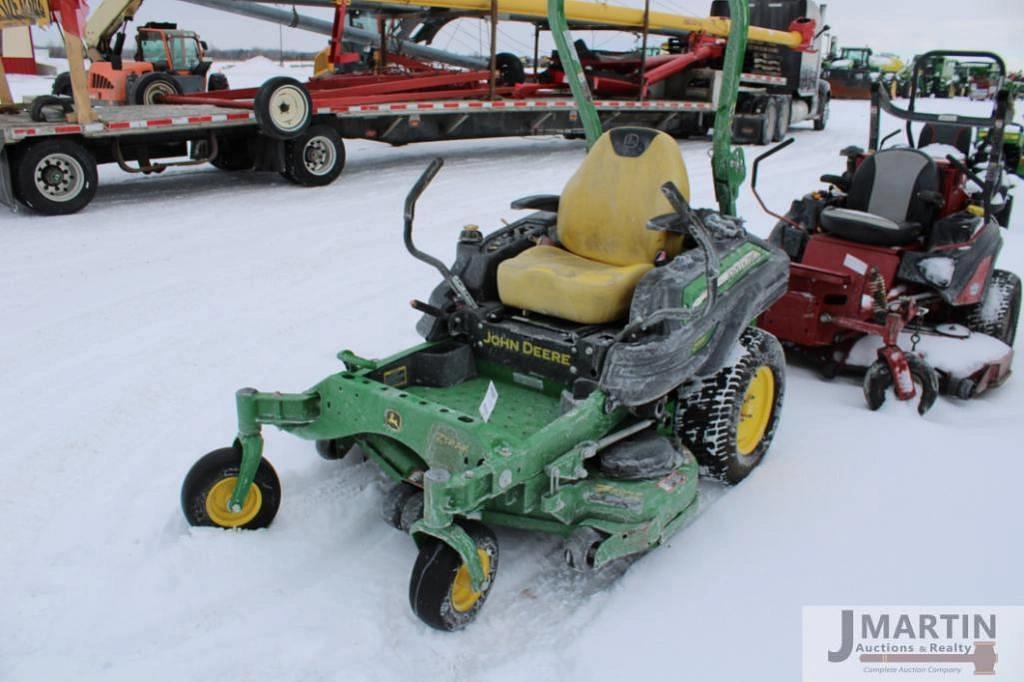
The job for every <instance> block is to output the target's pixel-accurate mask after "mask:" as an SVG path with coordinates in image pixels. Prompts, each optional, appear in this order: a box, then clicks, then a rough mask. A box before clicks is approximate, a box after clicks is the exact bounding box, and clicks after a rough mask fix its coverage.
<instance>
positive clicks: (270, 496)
mask: <svg viewBox="0 0 1024 682" xmlns="http://www.w3.org/2000/svg"><path fill="white" fill-rule="evenodd" d="M241 464H242V451H241V449H240V448H237V447H230V448H220V449H219V450H214V451H213V452H210V453H208V454H206V455H204V456H203V457H201V458H199V460H198V461H197V462H196V463H195V464H193V465H192V468H191V469H189V472H188V474H187V475H186V476H185V481H184V482H183V483H182V484H181V510H182V512H184V514H185V519H186V520H187V521H188V522H189V525H192V526H215V527H219V528H244V529H254V528H266V527H267V526H269V525H270V523H271V522H272V521H273V520H274V517H275V516H276V515H277V508H278V507H279V506H280V504H281V482H280V480H279V479H278V478H277V472H276V471H274V467H272V466H271V465H270V462H268V461H267V460H266V458H263V459H261V460H260V465H259V468H257V469H256V477H255V479H254V480H253V486H255V487H258V488H259V501H258V503H255V504H258V508H257V509H256V513H255V514H254V515H252V518H251V519H249V520H247V521H246V522H245V523H240V524H237V525H236V524H233V523H232V524H230V525H228V524H225V523H218V522H217V520H216V519H214V518H211V517H210V514H209V509H208V507H207V498H208V497H209V495H210V493H211V491H213V490H214V487H215V486H217V485H218V484H220V485H221V486H222V488H221V489H222V490H223V489H225V488H227V487H228V484H226V483H224V481H225V480H226V479H230V478H232V477H235V478H237V476H238V471H239V467H240V466H241ZM253 494H254V492H253V491H252V490H250V492H249V495H248V497H247V498H246V505H248V504H250V500H251V499H252V498H253ZM245 511H246V510H245V508H244V507H243V512H245ZM247 515H248V514H247Z"/></svg>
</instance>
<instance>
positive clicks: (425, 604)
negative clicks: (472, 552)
mask: <svg viewBox="0 0 1024 682" xmlns="http://www.w3.org/2000/svg"><path fill="white" fill-rule="evenodd" d="M461 525H462V527H463V528H464V529H465V531H466V533H468V534H469V537H471V538H472V539H473V542H474V543H475V544H476V547H477V552H478V554H479V556H480V560H481V562H482V563H484V572H485V573H486V575H487V584H486V585H485V586H484V588H483V590H481V591H480V592H474V591H473V590H472V586H471V585H470V584H469V569H468V568H467V567H466V566H465V565H464V564H463V563H462V557H460V556H459V554H458V552H456V551H455V550H454V549H452V548H451V547H449V546H448V545H446V544H445V543H444V542H441V540H438V539H437V538H434V537H427V538H425V539H424V540H423V543H422V544H421V545H420V552H419V555H418V556H417V557H416V564H415V565H414V566H413V569H412V575H411V576H410V579H409V605H410V606H411V607H412V610H413V613H415V614H416V616H417V617H419V619H420V620H422V621H423V622H424V623H426V624H427V625H429V626H430V627H432V628H434V629H436V630H445V631H448V632H451V631H453V630H461V629H462V628H464V627H466V626H467V625H469V624H470V623H471V622H472V621H473V620H474V619H475V618H476V616H477V614H478V613H479V612H480V609H481V608H483V605H484V602H485V601H486V600H487V595H488V594H489V593H490V591H491V587H492V586H493V585H494V577H495V575H496V574H497V571H498V540H497V538H495V537H494V533H493V532H491V529H490V528H488V527H487V526H485V525H483V524H482V523H476V522H473V521H462V522H461ZM485 557H486V558H485Z"/></svg>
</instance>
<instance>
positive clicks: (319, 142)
mask: <svg viewBox="0 0 1024 682" xmlns="http://www.w3.org/2000/svg"><path fill="white" fill-rule="evenodd" d="M284 166H285V167H284V171H282V173H281V175H283V176H284V177H285V178H287V179H288V180H290V181H292V182H294V183H295V184H296V185H302V186H303V187H322V186H324V185H329V184H331V183H332V182H334V181H335V180H336V179H337V177H338V176H339V175H341V171H342V170H343V169H344V168H345V143H344V142H343V141H342V139H341V135H339V134H338V131H337V130H335V129H334V128H332V127H331V126H327V125H315V126H313V127H312V128H310V129H309V130H307V131H306V132H304V133H302V134H301V135H299V136H298V137H297V138H295V139H294V140H289V141H288V142H286V143H285V150H284Z"/></svg>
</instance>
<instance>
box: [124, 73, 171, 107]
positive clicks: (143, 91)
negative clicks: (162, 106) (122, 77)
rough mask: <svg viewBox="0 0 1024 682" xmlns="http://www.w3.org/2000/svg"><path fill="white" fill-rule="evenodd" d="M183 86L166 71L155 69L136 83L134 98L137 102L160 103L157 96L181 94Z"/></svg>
mask: <svg viewBox="0 0 1024 682" xmlns="http://www.w3.org/2000/svg"><path fill="white" fill-rule="evenodd" d="M180 94H181V86H180V85H178V81H176V80H174V78H172V77H171V76H168V75H167V74H166V73H161V72H159V71H153V72H151V73H147V74H145V75H144V76H142V78H140V79H139V82H138V83H136V84H135V90H134V92H133V93H132V99H133V100H134V102H135V104H159V102H157V101H156V100H157V97H158V96H160V95H180Z"/></svg>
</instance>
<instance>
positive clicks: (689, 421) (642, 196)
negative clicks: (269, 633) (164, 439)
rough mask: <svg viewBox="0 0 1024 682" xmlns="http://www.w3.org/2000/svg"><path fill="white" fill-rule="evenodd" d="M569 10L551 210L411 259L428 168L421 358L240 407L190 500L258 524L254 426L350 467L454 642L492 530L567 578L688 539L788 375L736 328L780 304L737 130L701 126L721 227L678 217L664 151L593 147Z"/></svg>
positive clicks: (609, 137)
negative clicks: (573, 149) (409, 551)
mask: <svg viewBox="0 0 1024 682" xmlns="http://www.w3.org/2000/svg"><path fill="white" fill-rule="evenodd" d="M563 2H564V0H550V3H549V16H550V21H551V26H552V29H553V32H554V34H555V38H556V41H558V43H559V53H560V54H562V55H567V57H566V63H567V64H568V68H567V73H568V74H569V77H570V85H571V87H572V88H573V93H574V96H575V98H576V101H577V103H578V105H579V107H580V118H581V121H582V122H583V125H584V129H585V132H586V134H587V141H588V154H587V156H586V157H585V159H584V161H583V163H582V165H581V166H580V167H579V169H578V170H577V172H576V173H575V175H573V177H572V178H571V179H570V180H569V182H568V183H567V185H566V186H565V188H564V190H563V192H562V193H561V195H537V196H530V197H526V198H524V199H520V200H518V201H516V202H513V204H512V205H513V208H519V209H528V210H531V211H532V213H530V214H529V215H527V216H526V217H525V218H522V219H520V220H518V221H516V222H513V223H511V224H509V225H507V226H505V227H502V228H499V229H498V230H496V231H494V232H492V233H490V234H488V235H486V236H484V235H483V234H481V232H480V231H479V230H478V229H476V228H475V227H474V226H469V227H466V228H464V229H463V230H462V232H461V236H460V237H459V242H458V247H457V256H456V260H455V263H454V264H453V265H452V266H451V267H449V266H447V265H445V264H444V263H443V262H441V261H440V260H438V259H437V258H434V257H433V256H430V255H428V254H426V253H423V252H422V251H420V250H419V249H418V248H417V247H416V245H415V243H414V240H413V221H414V212H415V205H416V201H417V199H418V197H419V196H420V194H421V193H422V192H423V191H424V190H425V189H426V187H427V185H428V184H429V182H430V181H431V179H432V178H433V177H434V176H435V175H436V173H437V172H438V171H439V170H440V168H441V165H442V163H441V161H440V160H435V161H434V162H432V163H431V164H430V166H429V167H428V168H427V170H426V171H425V172H424V174H423V175H422V176H421V177H420V178H419V180H418V181H417V183H416V184H415V186H414V187H413V188H412V190H411V192H410V193H409V195H408V197H407V199H406V204H405V230H404V241H405V246H406V248H407V249H408V251H409V252H410V254H411V255H412V256H414V257H415V258H417V259H419V260H421V261H423V262H425V263H427V264H429V265H430V266H432V267H433V268H435V269H436V270H437V271H438V272H439V273H440V275H441V278H442V281H441V283H440V284H439V285H438V286H437V288H436V289H435V290H434V291H433V293H432V294H431V296H430V297H429V300H428V301H427V302H421V301H414V302H413V305H414V307H415V308H417V309H418V310H419V311H420V312H422V313H423V317H422V319H421V321H420V324H419V326H418V330H419V331H420V333H421V334H422V336H423V337H424V339H425V340H424V342H423V343H422V344H420V345H417V346H415V347H413V348H409V349H407V350H404V351H401V352H399V353H397V354H395V355H392V356H390V357H386V358H384V359H380V360H370V359H365V358H362V357H358V356H356V355H355V354H353V353H351V352H348V351H343V352H342V353H340V354H339V358H340V359H341V361H342V362H343V363H344V369H343V370H342V371H340V372H337V373H335V374H332V375H330V376H328V377H327V378H325V379H324V380H322V381H321V382H319V383H318V384H316V385H315V386H313V387H312V388H310V389H308V390H306V391H303V392H300V393H277V392H259V391H256V390H255V389H249V388H246V389H242V390H240V391H238V393H237V395H236V398H237V409H238V424H239V425H238V435H237V438H236V440H235V441H234V444H233V445H231V446H230V447H227V448H223V449H220V450H215V451H214V452H211V453H210V454H208V455H206V456H205V457H203V458H201V459H200V460H199V461H198V462H196V464H195V465H194V466H193V467H192V469H191V470H190V471H189V473H188V475H187V476H186V478H185V481H184V484H183V486H182V492H181V502H182V508H183V510H184V513H185V516H186V518H187V520H188V522H189V523H191V524H192V525H198V526H203V525H205V526H219V527H223V528H261V527H265V526H267V525H269V524H270V522H271V521H272V519H273V518H274V515H275V513H276V511H277V509H278V505H279V502H280V499H281V491H280V483H279V481H278V477H277V475H276V473H275V472H274V469H273V467H271V465H270V463H269V462H268V461H267V460H266V459H265V458H263V439H262V436H261V433H260V431H261V427H262V426H264V425H274V426H277V427H278V428H280V429H282V430H284V431H287V432H289V433H293V434H295V435H297V436H299V437H302V438H306V439H309V440H314V441H316V445H317V450H318V451H319V452H320V454H321V455H322V456H324V457H326V458H329V459H335V458H340V457H343V456H345V454H346V453H348V452H349V451H351V450H356V451H358V452H361V453H362V454H363V455H365V456H366V457H368V458H369V459H371V460H372V461H374V462H375V463H376V464H377V465H379V467H380V469H381V470H382V471H383V473H384V474H386V475H387V477H388V478H390V479H391V480H392V481H393V482H394V487H393V488H392V489H391V491H390V492H389V493H388V494H387V495H386V496H385V498H384V500H383V505H382V512H383V516H384V519H385V521H386V522H388V523H389V524H390V525H392V526H394V527H395V528H399V529H401V530H403V531H406V532H408V533H409V534H410V535H411V536H412V538H413V539H414V541H415V543H416V544H417V546H418V548H419V554H418V558H417V559H416V562H415V565H414V567H413V571H412V577H411V580H410V584H409V599H410V604H411V606H412V609H413V611H414V612H415V613H416V615H417V616H418V617H419V618H420V619H422V620H423V621H424V622H425V623H426V624H428V625H430V626H431V627H434V628H437V629H441V630H456V629H459V628H461V627H463V626H465V625H466V624H468V623H469V622H470V621H472V620H473V619H474V618H475V617H476V615H477V613H478V612H479V610H480V608H481V607H482V605H483V603H484V601H485V600H486V598H487V595H488V593H489V591H490V590H491V588H492V586H493V585H494V581H495V577H496V574H497V569H498V542H497V539H496V537H495V535H494V533H493V532H492V531H491V530H490V528H491V527H492V526H506V527H512V528H518V529H525V530H533V531H541V532H545V533H553V534H556V535H559V536H562V537H563V538H564V539H565V545H564V546H565V556H566V560H567V562H568V563H569V564H570V566H572V567H574V568H576V569H579V570H581V571H593V570H596V569H599V568H601V567H602V566H605V565H606V564H608V563H609V562H611V561H614V560H616V559H619V558H622V557H627V556H631V555H637V554H640V553H643V552H645V551H647V550H649V549H651V548H653V547H655V546H657V545H659V544H661V543H663V542H665V540H666V539H667V538H669V537H670V536H671V535H672V534H673V533H674V532H675V531H677V530H678V529H679V528H680V527H682V526H683V525H684V524H685V523H686V521H687V520H688V519H690V518H692V517H693V515H694V513H695V512H696V510H697V505H698V485H697V484H698V477H699V475H700V474H704V475H708V476H712V477H714V478H716V479H718V480H721V481H724V482H726V483H730V484H731V483H737V482H739V481H740V480H742V479H743V478H744V477H745V476H747V475H748V474H749V473H750V472H751V470H752V469H753V468H754V467H755V466H756V465H757V464H758V463H759V462H760V461H761V459H762V457H763V455H764V454H765V452H766V450H767V449H768V447H769V444H770V442H771V440H772V437H773V434H774V432H775V429H776V426H777V424H778V421H779V417H780V411H781V405H782V396H783V388H784V382H785V373H784V359H783V353H782V349H781V346H780V345H779V342H778V341H777V340H776V339H775V338H774V337H773V336H771V335H770V334H768V333H766V332H764V331H762V330H759V329H757V328H756V327H754V326H753V324H752V323H753V321H754V320H755V319H756V318H757V317H758V315H760V314H761V313H762V312H763V311H764V310H765V309H766V308H767V307H768V306H769V305H770V304H771V303H772V302H774V301H775V300H776V299H778V298H779V297H780V296H781V295H782V294H783V292H784V291H785V288H786V282H787V267H788V263H787V258H786V256H785V254H784V253H782V252H781V251H779V250H777V249H776V248H774V247H773V246H771V245H769V244H768V243H766V242H764V241H762V240H760V239H758V238H756V237H753V236H751V235H749V234H747V232H746V230H745V229H744V227H743V224H742V221H740V220H739V219H738V218H736V217H734V214H735V208H734V206H735V197H736V192H737V190H738V186H739V183H740V181H741V180H742V178H743V176H744V173H745V169H744V162H743V156H742V152H740V151H739V150H737V149H735V148H733V147H732V146H731V142H730V139H729V135H730V132H729V131H731V130H732V126H731V125H729V124H726V125H716V126H715V135H716V138H715V157H714V160H713V172H714V179H715V189H716V195H717V197H718V199H719V208H720V210H718V211H715V210H709V209H700V210H697V209H693V208H691V207H690V205H689V203H688V200H687V197H688V196H689V184H688V179H687V173H686V167H685V165H684V163H683V159H682V156H681V154H680V152H679V148H678V145H677V144H676V142H675V141H673V140H672V138H671V137H669V136H668V135H666V134H664V133H661V132H658V131H655V130H649V129H644V128H626V127H623V128H615V129H612V130H610V131H608V132H605V133H603V134H602V133H601V130H600V122H599V121H598V119H597V116H596V111H595V110H594V109H593V106H592V104H591V102H590V100H589V96H588V95H589V93H588V92H587V91H586V81H585V80H584V78H583V71H582V68H581V67H580V65H579V60H578V59H577V58H574V57H575V50H574V49H573V45H572V40H571V37H570V35H569V31H568V28H567V26H566V23H565V18H564V11H563V7H562V5H563ZM731 5H732V22H733V23H732V30H731V35H730V39H729V43H728V47H727V51H726V56H725V67H724V69H723V85H722V95H721V97H720V101H719V108H718V110H717V117H718V120H720V121H722V120H724V121H731V117H732V114H733V111H734V108H735V101H736V93H737V86H738V82H739V76H740V72H741V67H742V61H743V52H744V46H745V41H746V32H747V23H748V22H747V16H748V14H747V11H748V10H747V3H746V2H745V0H731Z"/></svg>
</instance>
